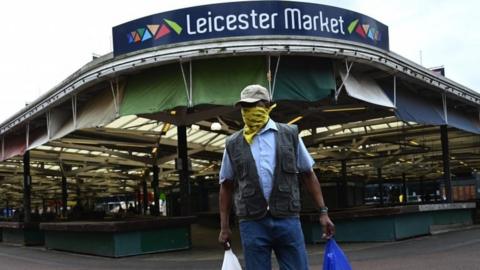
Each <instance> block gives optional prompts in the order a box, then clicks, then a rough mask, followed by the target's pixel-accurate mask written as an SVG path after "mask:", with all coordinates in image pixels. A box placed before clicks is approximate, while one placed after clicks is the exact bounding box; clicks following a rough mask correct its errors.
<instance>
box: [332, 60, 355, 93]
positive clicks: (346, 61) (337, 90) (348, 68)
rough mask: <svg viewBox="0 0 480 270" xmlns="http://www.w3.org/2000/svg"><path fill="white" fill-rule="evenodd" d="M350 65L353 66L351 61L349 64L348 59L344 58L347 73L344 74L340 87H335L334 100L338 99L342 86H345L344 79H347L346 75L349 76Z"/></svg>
mask: <svg viewBox="0 0 480 270" xmlns="http://www.w3.org/2000/svg"><path fill="white" fill-rule="evenodd" d="M352 66H353V62H351V63H350V65H349V64H348V60H347V59H345V69H346V71H347V73H346V74H345V78H344V79H343V80H342V84H341V85H340V87H338V88H337V89H335V101H337V100H338V96H339V95H340V92H341V91H342V88H343V87H344V86H345V81H346V80H348V77H349V76H350V70H351V69H352Z"/></svg>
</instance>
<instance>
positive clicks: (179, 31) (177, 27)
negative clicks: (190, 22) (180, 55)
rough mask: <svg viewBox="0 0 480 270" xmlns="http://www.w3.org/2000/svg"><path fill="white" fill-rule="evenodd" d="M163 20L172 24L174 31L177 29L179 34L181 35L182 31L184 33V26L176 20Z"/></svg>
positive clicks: (169, 24)
mask: <svg viewBox="0 0 480 270" xmlns="http://www.w3.org/2000/svg"><path fill="white" fill-rule="evenodd" d="M163 21H164V22H165V23H166V24H168V26H170V27H171V28H172V29H173V31H175V33H177V35H180V33H182V27H181V26H180V25H178V23H176V22H174V21H171V20H167V19H163Z"/></svg>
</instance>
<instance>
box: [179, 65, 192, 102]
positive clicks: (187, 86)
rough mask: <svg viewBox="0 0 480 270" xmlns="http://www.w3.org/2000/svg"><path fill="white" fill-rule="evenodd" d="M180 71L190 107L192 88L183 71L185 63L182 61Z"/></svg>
mask: <svg viewBox="0 0 480 270" xmlns="http://www.w3.org/2000/svg"><path fill="white" fill-rule="evenodd" d="M180 70H181V71H182V78H183V84H184V85H185V94H186V95H187V104H188V106H190V87H189V85H188V83H187V77H186V76H185V70H184V69H183V62H182V61H181V60H180Z"/></svg>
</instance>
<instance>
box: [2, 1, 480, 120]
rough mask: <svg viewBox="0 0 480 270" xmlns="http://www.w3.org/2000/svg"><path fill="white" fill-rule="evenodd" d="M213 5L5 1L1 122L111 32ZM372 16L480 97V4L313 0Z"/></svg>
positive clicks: (397, 40) (100, 47)
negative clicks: (169, 12) (155, 16)
mask: <svg viewBox="0 0 480 270" xmlns="http://www.w3.org/2000/svg"><path fill="white" fill-rule="evenodd" d="M219 2H231V1H206V0H189V1H187V0H173V1H160V0H156V1H153V0H150V1H149V0H135V1H131V0H130V1H126V0H100V1H98V0H82V1H65V0H43V1H35V0H29V1H27V0H15V1H0V27H1V31H0V33H1V38H0V85H1V88H0V91H1V96H0V122H3V121H4V120H6V119H7V118H9V117H11V116H13V114H15V113H16V112H17V111H19V110H20V109H22V108H23V107H24V106H25V103H27V102H31V101H33V100H35V99H36V98H38V97H39V96H40V95H41V94H43V93H45V92H47V91H49V90H50V89H52V88H53V87H54V86H55V85H57V84H58V83H60V82H61V81H62V80H63V79H65V78H66V77H67V76H68V75H70V74H71V73H73V72H74V71H75V70H77V69H78V68H80V67H81V66H83V65H84V64H86V63H87V62H89V61H90V60H91V59H92V54H93V53H95V54H100V55H103V54H106V53H108V52H110V51H112V38H111V31H112V27H113V26H115V25H118V24H121V23H124V22H127V21H130V20H133V19H136V18H140V17H143V16H147V15H151V14H155V13H159V12H163V11H167V10H173V9H177V8H183V7H189V6H196V5H201V4H209V3H219ZM307 2H314V3H320V4H326V5H332V6H336V7H341V8H346V9H350V10H353V11H357V12H360V13H362V14H365V15H368V16H371V17H373V18H374V19H377V20H379V21H380V22H382V23H384V24H386V25H387V26H388V27H389V32H390V49H391V51H394V52H396V53H398V54H400V55H402V56H404V57H406V58H408V59H410V60H413V61H415V62H417V63H420V51H421V52H422V53H421V54H422V64H423V65H424V66H425V67H434V66H441V65H444V66H445V68H446V75H447V77H449V78H450V79H453V80H454V81H456V82H458V83H460V84H463V85H465V86H467V87H470V88H472V89H473V90H476V91H479V92H480V76H479V75H480V72H479V71H478V63H477V62H479V60H480V56H479V53H478V52H477V50H479V49H480V34H479V33H478V28H476V27H477V26H478V25H479V23H478V20H479V19H478V18H477V17H476V16H477V14H478V11H479V10H480V1H478V0H457V1H454V0H422V1H418V0H389V1H385V0H336V1H334V0H325V1H321V0H309V1H307Z"/></svg>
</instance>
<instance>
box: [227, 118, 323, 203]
mask: <svg viewBox="0 0 480 270" xmlns="http://www.w3.org/2000/svg"><path fill="white" fill-rule="evenodd" d="M275 132H278V129H277V126H276V125H275V122H274V121H273V120H272V119H269V120H268V122H267V124H266V125H265V127H264V128H263V129H262V130H260V132H259V133H258V134H257V135H256V136H255V137H253V142H252V144H251V145H250V150H251V151H252V155H253V159H254V160H255V166H256V168H257V172H258V176H259V178H260V185H261V187H262V189H263V195H264V196H265V199H267V201H268V198H270V193H271V192H272V186H273V173H274V171H275V157H276V147H275V146H276V142H275ZM226 151H227V150H226V148H225V151H224V152H223V159H222V167H221V168H220V184H221V183H222V182H223V181H225V180H233V179H234V175H233V174H234V172H233V169H232V162H231V160H230V157H229V156H228V155H227V152H226ZM314 163H315V162H314V161H313V158H312V157H311V156H310V154H309V153H308V151H307V148H306V147H305V144H304V143H303V141H302V139H301V138H299V140H298V149H297V170H298V171H299V172H307V171H310V170H311V169H312V167H313V164H314Z"/></svg>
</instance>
